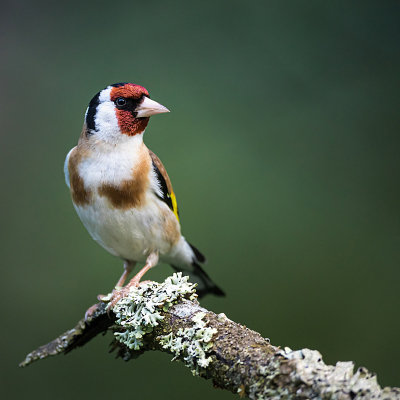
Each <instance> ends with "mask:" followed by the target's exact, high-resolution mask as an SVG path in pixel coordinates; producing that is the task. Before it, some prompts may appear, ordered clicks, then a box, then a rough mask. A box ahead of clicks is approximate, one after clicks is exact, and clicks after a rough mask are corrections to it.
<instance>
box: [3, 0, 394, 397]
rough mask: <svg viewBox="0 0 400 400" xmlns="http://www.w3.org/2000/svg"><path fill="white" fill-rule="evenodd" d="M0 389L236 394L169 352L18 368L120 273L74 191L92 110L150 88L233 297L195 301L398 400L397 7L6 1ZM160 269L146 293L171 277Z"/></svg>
mask: <svg viewBox="0 0 400 400" xmlns="http://www.w3.org/2000/svg"><path fill="white" fill-rule="evenodd" d="M0 15H1V17H0V18H1V21H0V29H1V36H0V37H1V39H0V45H1V64H0V79H1V91H0V118H1V146H0V155H1V157H0V162H1V187H2V190H1V194H2V196H1V197H2V207H1V246H2V249H1V256H2V269H1V271H2V278H1V287H2V289H1V293H2V329H1V335H2V339H1V346H2V349H1V367H2V373H1V374H0V379H1V381H2V382H1V388H2V389H1V392H2V395H5V397H4V398H7V399H24V398H30V399H71V398H75V399H84V398H86V399H87V398H94V399H106V398H110V397H114V398H122V397H124V398H151V397H154V398H168V399H169V398H190V399H204V398H210V399H214V398H215V399H223V398H230V397H231V396H232V394H230V393H229V392H223V391H221V390H213V389H212V383H211V381H204V380H201V379H197V378H193V377H192V376H191V373H190V371H189V370H188V369H186V368H184V366H183V365H182V364H179V363H170V361H169V360H170V358H171V357H170V356H168V355H165V354H159V353H148V354H145V355H144V356H142V357H141V358H139V359H138V360H134V361H131V362H129V363H124V362H123V361H121V360H115V359H114V355H113V354H108V344H109V343H110V341H111V337H110V336H106V337H98V338H96V339H95V340H93V341H92V342H91V343H89V344H88V345H87V346H85V347H83V348H82V349H80V350H78V351H74V352H73V353H71V354H69V355H67V356H65V357H64V356H59V357H56V358H52V359H47V360H44V361H42V362H39V363H36V364H33V365H31V366H30V367H28V368H27V369H19V368H18V363H19V362H20V361H22V360H23V359H24V357H25V355H26V354H27V353H29V352H30V351H32V350H34V349H35V348H37V347H38V346H40V345H42V344H45V343H47V342H49V341H50V340H52V339H54V338H55V337H57V336H58V335H59V334H61V333H62V332H64V331H66V330H67V329H70V328H72V327H73V326H74V325H75V323H76V322H77V321H78V320H79V319H80V318H81V317H82V316H83V313H84V311H85V310H86V308H87V307H88V306H90V305H91V304H93V303H94V302H95V301H96V296H97V294H99V293H106V292H108V291H109V290H110V289H111V288H112V286H113V285H114V284H115V282H116V280H117V279H118V278H119V276H120V274H121V272H122V262H121V261H120V260H118V259H115V258H113V257H112V256H111V255H109V254H108V253H107V252H106V251H105V250H103V249H102V248H101V247H100V246H98V245H97V244H96V243H95V242H94V241H93V240H92V239H91V237H90V236H89V234H88V233H87V232H86V230H85V228H84V227H83V225H82V224H81V222H80V220H79V218H78V216H77V215H76V213H75V211H74V208H73V206H72V204H71V200H70V195H69V192H68V189H67V187H66V186H65V183H64V176H63V163H64V158H65V156H66V154H67V153H68V151H69V150H70V149H71V148H72V147H73V146H75V145H76V143H77V140H78V137H79V134H80V130H81V126H82V123H83V117H84V112H85V110H86V107H87V105H88V102H89V100H90V99H91V98H92V97H93V95H94V94H96V93H97V92H98V91H99V90H101V89H102V88H104V87H106V86H108V85H109V84H111V83H115V82H120V81H130V82H134V83H138V84H141V85H143V86H145V87H146V88H147V89H148V90H149V92H150V94H151V96H152V98H153V99H154V100H156V101H159V102H160V103H161V104H163V105H165V106H166V107H168V108H169V109H170V110H171V113H170V114H168V115H160V116H156V117H152V118H151V121H150V124H149V126H148V128H147V130H146V133H145V142H146V144H147V146H148V147H149V148H151V149H152V150H153V151H154V152H155V153H156V154H157V155H158V156H159V157H160V158H161V159H162V161H163V163H164V165H165V166H166V168H167V169H168V172H169V175H170V177H171V179H172V182H173V184H174V189H175V191H176V193H177V197H178V203H179V207H180V213H181V221H182V229H183V233H184V235H185V236H186V237H187V238H188V239H189V240H190V241H191V242H193V243H194V244H195V245H196V246H198V247H199V249H201V250H202V251H203V252H204V253H205V254H206V256H207V257H208V259H209V263H208V265H207V266H206V269H207V271H208V272H209V273H210V275H211V276H212V277H213V279H214V280H215V281H216V282H217V283H218V284H219V285H220V286H221V287H222V288H223V289H224V290H225V291H226V293H227V297H226V298H216V297H207V298H205V299H204V300H203V301H202V305H203V306H204V307H206V308H209V309H211V310H213V311H215V312H225V313H226V315H227V316H228V317H229V318H231V319H233V320H234V321H237V322H240V323H242V324H245V325H246V326H248V327H249V328H251V329H254V330H256V331H258V332H260V333H261V334H262V335H263V336H266V337H269V338H270V339H271V342H272V343H273V344H274V345H281V346H289V347H291V348H293V349H300V348H303V347H308V348H311V349H317V350H319V351H320V352H321V353H322V354H323V357H324V361H325V362H326V363H330V364H334V363H336V362H337V361H348V360H353V361H355V363H356V366H357V367H358V366H365V367H367V368H368V369H369V370H371V371H374V372H376V373H377V374H378V381H379V383H380V384H381V385H382V386H386V385H388V386H400V346H399V339H400V311H399V304H400V290H399V280H400V267H399V261H400V257H399V256H400V252H399V239H400V235H399V233H400V232H399V206H400V202H399V197H400V189H399V172H400V157H399V149H400V136H399V128H400V119H399V106H400V91H399V88H400V85H399V84H400V73H399V72H400V69H399V66H400V51H399V50H400V40H399V39H400V23H399V15H400V6H399V2H398V1H381V2H379V1H354V2H349V1H337V2H328V1H322V2H321V1H301V2H300V1H282V0H279V1H259V2H257V1H215V0H214V1H204V0H203V1H201V2H188V1H168V2H167V1H165V2H161V1H147V2H145V1H143V0H142V1H118V2H111V1H107V2H106V1H99V0H98V1H80V2H78V1H68V2H54V1H47V2H40V1H23V0H21V1H18V0H13V1H2V3H1V13H0ZM170 273H171V269H170V267H168V266H160V267H157V268H155V269H153V270H152V271H150V272H149V273H148V275H146V278H150V279H154V280H158V281H160V280H163V279H164V278H165V277H166V276H168V275H169V274H170Z"/></svg>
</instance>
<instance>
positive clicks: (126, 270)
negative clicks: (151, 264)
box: [115, 260, 136, 289]
mask: <svg viewBox="0 0 400 400" xmlns="http://www.w3.org/2000/svg"><path fill="white" fill-rule="evenodd" d="M135 265H136V262H135V261H128V260H125V262H124V273H123V274H122V275H121V278H119V281H118V282H117V284H116V285H115V287H116V288H117V289H120V288H122V286H124V283H125V281H126V278H127V277H128V276H129V274H130V273H131V272H132V270H133V268H135Z"/></svg>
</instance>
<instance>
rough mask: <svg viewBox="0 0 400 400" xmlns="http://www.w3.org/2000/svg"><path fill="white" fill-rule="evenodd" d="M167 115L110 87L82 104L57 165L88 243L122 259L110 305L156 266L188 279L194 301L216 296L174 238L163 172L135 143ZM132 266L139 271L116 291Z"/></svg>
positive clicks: (172, 207)
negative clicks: (152, 121) (153, 120)
mask: <svg viewBox="0 0 400 400" xmlns="http://www.w3.org/2000/svg"><path fill="white" fill-rule="evenodd" d="M167 112H169V111H168V110H167V109H166V108H165V107H164V106H162V105H161V104H159V103H157V102H155V101H153V100H151V99H150V96H149V93H148V91H147V90H146V89H145V88H144V87H142V86H139V85H135V84H132V83H116V84H114V85H110V86H108V87H107V88H105V89H103V90H102V91H101V92H99V93H98V94H96V96H94V97H93V99H92V100H91V101H90V103H89V107H88V108H87V110H86V114H85V122H84V125H83V129H82V133H81V136H80V138H79V141H78V145H77V146H76V147H74V148H73V149H72V150H71V151H70V152H69V153H68V155H67V158H66V160H65V165H64V173H65V181H66V183H67V185H68V187H69V189H70V192H71V197H72V202H73V205H74V207H75V210H76V212H77V213H78V215H79V218H80V219H81V220H82V222H83V224H84V226H85V227H86V229H87V230H88V232H89V233H90V235H91V236H92V237H93V239H94V240H95V241H96V242H98V243H99V244H100V245H101V246H102V247H103V248H104V249H106V250H107V251H108V252H109V253H111V254H112V255H114V256H116V257H119V258H121V259H122V260H124V272H123V274H122V276H121V278H120V279H119V281H118V282H117V285H116V289H117V290H115V291H114V295H113V301H114V302H116V301H117V300H118V299H119V298H121V297H122V296H124V295H125V294H126V292H127V290H129V288H130V287H131V286H137V285H138V284H139V282H140V279H141V277H142V276H143V275H144V273H145V272H146V271H147V270H149V269H150V268H152V267H154V266H156V265H157V264H158V262H163V263H167V264H170V265H171V266H172V268H173V269H175V270H177V271H183V273H184V274H186V275H189V276H190V279H191V281H194V282H196V283H198V288H197V292H198V295H199V296H202V295H205V294H207V293H213V294H215V295H217V296H223V295H224V292H223V291H222V290H221V289H220V288H219V287H218V286H217V285H215V284H214V283H213V282H212V280H211V279H210V278H209V276H208V275H207V274H206V272H205V271H204V270H203V269H202V268H201V267H200V265H199V264H200V263H204V262H205V261H206V259H205V257H204V256H203V255H202V254H201V253H200V251H199V250H197V249H196V248H195V247H194V246H192V245H191V244H190V243H188V242H187V241H186V239H185V238H184V237H183V236H182V235H181V228H180V224H179V213H178V206H177V202H176V197H175V193H174V191H173V189H172V185H171V181H170V179H169V177H168V174H167V171H166V170H165V168H164V166H163V164H162V163H161V161H160V159H159V158H158V157H157V156H156V155H155V154H154V153H153V152H152V151H151V150H149V149H148V148H147V147H146V145H145V144H144V142H143V134H144V131H145V129H146V127H147V124H148V123H149V117H150V116H151V115H155V114H161V113H167ZM136 263H144V264H145V266H144V268H143V269H142V270H141V271H140V272H139V273H138V274H137V275H136V276H135V277H134V278H133V279H132V280H131V281H130V282H129V284H128V285H127V286H126V287H125V288H124V289H121V288H122V286H123V285H124V283H125V280H126V278H127V277H128V275H129V273H130V272H131V271H132V269H133V268H134V266H135V265H136ZM118 289H120V290H118Z"/></svg>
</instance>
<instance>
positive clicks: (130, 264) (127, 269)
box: [85, 260, 136, 321]
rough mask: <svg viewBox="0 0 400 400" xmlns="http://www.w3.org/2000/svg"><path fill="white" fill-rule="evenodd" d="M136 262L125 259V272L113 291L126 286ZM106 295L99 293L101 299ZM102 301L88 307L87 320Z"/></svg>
mask: <svg viewBox="0 0 400 400" xmlns="http://www.w3.org/2000/svg"><path fill="white" fill-rule="evenodd" d="M135 265H136V262H135V261H128V260H125V262H124V273H123V274H122V275H121V278H119V281H118V282H117V284H116V285H115V289H114V290H113V292H116V291H118V290H120V289H121V288H122V286H124V283H125V281H126V278H127V277H128V276H129V274H130V273H131V272H132V270H133V268H135ZM103 297H105V296H104V295H103V294H99V295H98V296H97V298H98V299H99V300H100V301H101V300H102V299H103ZM100 304H101V303H96V304H93V305H92V306H91V307H89V308H88V310H87V311H86V313H85V321H88V320H89V318H90V317H91V316H92V315H93V313H94V312H95V311H96V310H97V309H98V308H99V306H100Z"/></svg>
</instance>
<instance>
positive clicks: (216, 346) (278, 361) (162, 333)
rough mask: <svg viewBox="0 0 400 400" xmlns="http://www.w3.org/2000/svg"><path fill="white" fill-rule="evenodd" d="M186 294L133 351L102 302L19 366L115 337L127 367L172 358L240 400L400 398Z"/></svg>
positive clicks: (364, 374)
mask: <svg viewBox="0 0 400 400" xmlns="http://www.w3.org/2000/svg"><path fill="white" fill-rule="evenodd" d="M147 293H148V292H147ZM139 295H140V294H139ZM189 295H190V293H189ZM189 295H188V294H184V295H178V296H177V300H175V301H174V302H173V303H172V304H171V303H170V304H168V306H165V305H164V306H163V305H161V306H158V308H157V310H156V311H155V313H157V314H158V315H159V316H161V318H158V319H157V322H156V323H155V325H154V326H153V327H152V328H151V329H148V331H147V332H144V333H143V335H142V336H141V338H140V340H141V344H140V347H138V346H136V347H137V349H136V350H135V349H130V348H128V347H127V345H126V344H124V343H121V341H119V340H117V339H118V338H122V337H127V332H128V331H129V329H130V328H129V327H128V325H124V323H121V318H123V317H124V316H125V314H124V313H125V311H124V310H126V309H124V308H122V309H119V310H117V311H116V313H114V312H113V311H109V315H108V314H107V304H106V303H99V306H98V308H97V310H96V311H95V312H94V314H93V316H92V317H91V318H90V319H89V320H88V321H85V320H84V319H82V320H81V321H79V322H78V324H77V326H76V327H75V328H73V329H71V330H69V331H68V332H65V333H64V334H63V335H61V336H60V337H58V338H57V339H56V340H54V341H53V342H51V343H49V344H47V345H45V346H42V347H40V348H39V349H37V350H36V351H34V352H32V353H30V354H29V355H28V356H27V357H26V359H25V360H24V361H23V362H22V363H21V364H20V366H27V365H28V364H30V363H32V362H33V361H36V360H39V359H42V358H46V357H48V356H51V355H57V354H60V353H64V354H65V353H68V352H70V351H71V350H73V349H75V348H77V347H80V346H83V345H84V344H86V343H87V342H88V341H90V340H91V339H93V338H94V337H95V336H96V335H98V334H99V333H105V332H107V331H111V332H113V333H114V340H113V342H112V344H111V345H112V350H114V351H116V352H117V357H121V358H123V359H124V360H125V361H129V360H131V359H134V358H137V357H138V356H140V355H141V354H143V353H145V352H146V351H149V350H158V351H163V352H168V353H170V354H172V355H174V358H175V359H177V360H180V361H182V362H183V363H184V364H185V365H186V366H188V367H189V368H190V369H191V370H192V373H193V375H197V376H200V377H202V378H205V379H211V380H212V382H213V384H214V387H215V388H221V389H225V390H229V391H231V392H233V393H238V394H239V395H240V397H249V398H251V399H267V398H268V399H311V398H312V399H340V400H342V399H343V400H344V399H400V389H399V388H384V389H381V387H380V386H379V385H378V383H377V379H376V376H375V375H374V374H372V373H370V372H368V371H367V370H366V369H365V368H359V369H358V370H357V371H356V372H355V373H353V368H354V364H353V363H352V362H338V363H337V364H336V366H328V365H325V364H324V362H323V361H322V356H321V354H320V353H319V352H318V351H315V350H309V349H302V350H297V351H292V350H291V349H289V348H285V349H283V350H282V349H280V347H276V346H273V345H271V344H270V342H269V339H266V338H264V337H262V336H261V335H260V334H259V333H257V332H254V331H252V330H250V329H248V328H246V327H245V326H242V325H240V324H238V323H235V322H233V321H231V320H230V319H228V318H227V317H226V316H225V315H224V314H218V315H217V314H214V313H213V312H211V311H208V310H205V309H204V308H202V307H200V305H199V303H198V302H197V300H196V299H195V298H194V296H193V295H191V296H189ZM189 298H191V299H192V300H189ZM174 303H175V304H174ZM131 305H132V304H128V306H131ZM133 307H135V304H133ZM121 310H122V311H121ZM114 311H115V309H114ZM122 314H123V315H122ZM121 315H122V317H121ZM135 329H136V328H135ZM144 329H146V328H144ZM135 332H137V330H136V331H135ZM115 334H117V335H115ZM118 334H121V336H118ZM124 335H125V336H124ZM128 336H129V335H128ZM139 336H140V335H139ZM130 340H132V339H130Z"/></svg>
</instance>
